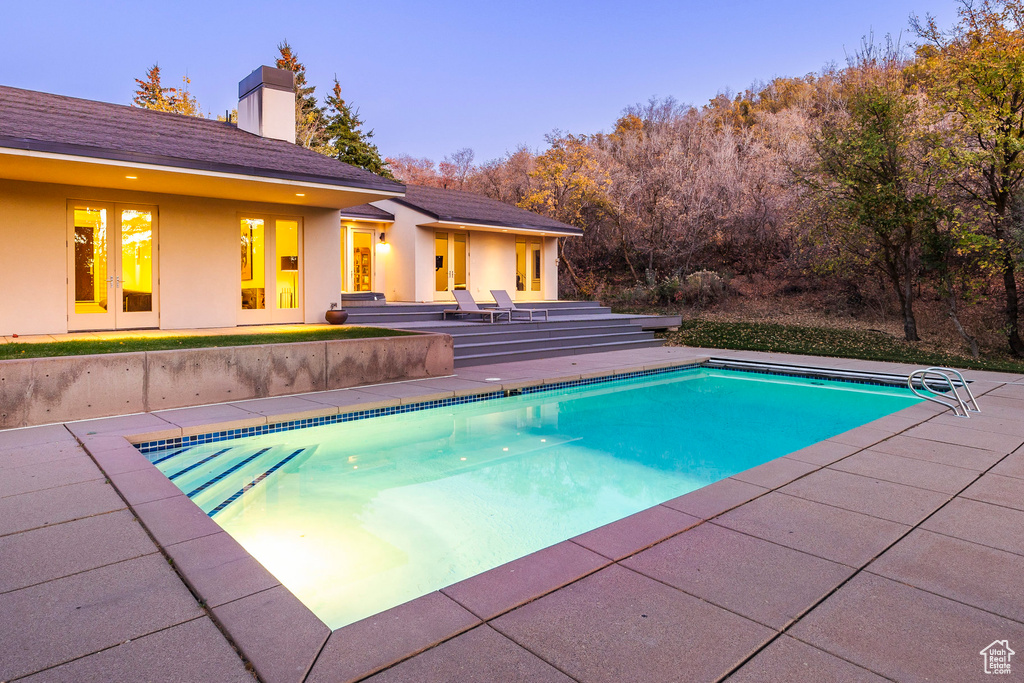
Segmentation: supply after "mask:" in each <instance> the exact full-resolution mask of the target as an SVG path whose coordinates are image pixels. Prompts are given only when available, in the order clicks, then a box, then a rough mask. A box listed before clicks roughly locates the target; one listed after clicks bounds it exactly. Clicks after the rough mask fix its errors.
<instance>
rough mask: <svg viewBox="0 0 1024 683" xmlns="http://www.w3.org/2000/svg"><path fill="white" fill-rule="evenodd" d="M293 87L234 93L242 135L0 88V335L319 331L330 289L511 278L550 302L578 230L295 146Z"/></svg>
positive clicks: (392, 293) (405, 297)
mask: <svg viewBox="0 0 1024 683" xmlns="http://www.w3.org/2000/svg"><path fill="white" fill-rule="evenodd" d="M293 78H294V76H293V74H292V73H291V72H289V71H283V70H280V69H272V68H270V67H261V68H259V69H256V70H255V71H254V72H253V73H252V74H250V75H249V76H248V77H246V78H245V79H244V80H242V81H241V83H239V93H238V94H239V106H238V125H237V126H235V125H233V124H230V123H226V122H220V121H212V120H206V119H200V118H193V117H186V116H180V115H176V114H170V113H163V112H154V111H150V110H146V109H139V108H134V107H127V106H121V105H115V104H107V103H103V102H94V101H90V100H83V99H76V98H71V97H63V96H60V95H51V94H46V93H40V92H34V91H28V90H21V89H16V88H9V87H3V86H0V239H2V240H3V245H4V246H3V248H2V249H0V291H3V293H4V295H3V296H2V297H0V335H10V334H19V335H28V334H54V333H64V332H73V331H79V330H116V329H139V328H161V329H187V328H210V327H232V326H237V325H252V324H266V323H303V322H305V323H318V322H323V315H324V312H325V311H326V310H327V309H328V308H329V307H330V304H331V303H335V302H338V301H339V293H340V291H360V290H362V289H374V288H376V289H378V291H382V292H385V293H387V295H388V297H389V298H390V299H391V300H396V301H397V300H402V301H429V300H433V299H434V298H443V292H446V291H447V290H448V289H452V288H458V287H464V286H465V287H469V288H471V289H472V291H473V292H474V295H476V294H480V293H483V292H485V291H486V289H487V288H488V287H492V286H493V287H498V286H500V287H502V288H504V289H508V290H510V291H512V290H514V289H516V272H517V270H518V271H519V272H521V273H522V274H521V275H520V279H521V283H522V285H521V286H522V287H523V289H521V290H519V292H518V294H519V298H522V299H526V298H554V297H555V296H556V293H557V280H556V278H557V272H556V267H557V265H556V264H557V255H556V245H555V236H556V235H569V234H578V233H579V231H578V230H575V229H574V228H571V227H570V226H566V225H563V224H561V223H557V222H556V221H550V220H549V219H545V218H543V217H540V216H536V215H534V214H530V213H529V212H525V211H522V210H520V209H516V208H514V207H509V206H506V205H504V204H500V203H499V202H493V201H491V200H488V199H485V198H482V197H474V196H472V195H465V194H464V193H447V192H445V191H440V190H432V189H430V188H410V192H408V196H407V192H406V188H405V186H403V185H402V184H400V183H396V182H393V181H390V180H387V179H385V178H382V177H380V176H377V175H374V174H372V173H369V172H367V171H364V170H362V169H359V168H355V167H353V166H350V165H348V164H344V163H342V162H339V161H337V160H334V159H330V158H328V157H324V156H322V155H319V154H317V153H315V152H312V151H310V150H307V149H304V148H302V147H299V146H297V145H296V144H295V142H294V141H295V120H294V106H295V100H294V97H295V95H294V81H293ZM398 200H401V201H398ZM343 226H344V227H343ZM382 238H383V239H382ZM378 245H380V246H378ZM442 252H445V253H442ZM439 258H440V260H439ZM438 264H440V266H438ZM531 268H532V270H531ZM449 273H450V275H449ZM442 275H443V276H444V278H446V280H445V282H444V285H445V286H444V289H443V292H442V293H440V294H439V293H438V292H437V288H439V287H440V286H441V284H442V283H441V279H442Z"/></svg>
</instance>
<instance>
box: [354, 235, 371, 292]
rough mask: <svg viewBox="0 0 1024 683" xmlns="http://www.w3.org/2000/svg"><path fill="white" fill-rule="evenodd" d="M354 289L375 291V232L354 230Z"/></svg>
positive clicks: (356, 290)
mask: <svg viewBox="0 0 1024 683" xmlns="http://www.w3.org/2000/svg"><path fill="white" fill-rule="evenodd" d="M352 291H353V292H372V291H373V233H371V232H364V231H362V230H353V231H352Z"/></svg>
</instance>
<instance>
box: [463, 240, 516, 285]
mask: <svg viewBox="0 0 1024 683" xmlns="http://www.w3.org/2000/svg"><path fill="white" fill-rule="evenodd" d="M492 289H504V290H505V291H506V292H508V293H509V296H511V297H512V298H513V299H514V298H515V296H516V236H515V235H513V234H511V233H503V232H484V231H482V230H481V231H475V232H470V233H469V291H470V293H471V294H472V295H473V298H474V299H476V300H477V301H493V299H492V297H491V290H492Z"/></svg>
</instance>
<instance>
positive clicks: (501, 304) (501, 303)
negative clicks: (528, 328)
mask: <svg viewBox="0 0 1024 683" xmlns="http://www.w3.org/2000/svg"><path fill="white" fill-rule="evenodd" d="M491 296H493V297H494V301H495V303H497V304H498V308H504V309H506V310H507V311H508V312H509V320H512V314H513V313H527V314H529V316H530V322H533V314H534V313H543V314H544V320H547V319H548V309H546V308H518V307H517V306H516V304H515V302H514V301H512V297H510V296H509V295H508V292H506V291H505V290H504V289H492V290H491Z"/></svg>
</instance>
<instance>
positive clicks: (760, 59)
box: [0, 0, 957, 162]
mask: <svg viewBox="0 0 1024 683" xmlns="http://www.w3.org/2000/svg"><path fill="white" fill-rule="evenodd" d="M956 7H957V4H956V2H954V1H953V0H856V1H852V0H851V1H849V2H842V3H837V2H831V1H829V0H824V1H822V0H817V1H811V0H775V1H773V2H764V1H759V2H754V1H749V0H748V1H744V0H719V1H717V2H690V1H688V0H686V1H678V2H644V1H643V0H640V1H635V2H607V1H605V0H592V1H589V2H557V1H548V2H535V1H533V0H529V1H527V2H516V3H481V2H465V1H457V0H435V1H433V2H422V3H415V2H404V1H401V0H399V1H395V2H387V3H383V2H369V3H349V2H325V1H319V0H317V1H310V2H304V3H281V2H273V3H271V2H250V3H222V2H216V1H214V2H210V1H206V2H193V1H191V0H188V1H179V2H163V3H151V2H54V1H49V0H34V1H32V2H24V1H21V0H0V16H2V17H3V19H2V21H0V51H2V59H0V84H2V85H9V86H15V87H19V88H27V89H31V90H41V91H45V92H52V93H59V94H62V95H71V96H74V97H84V98H88V99H95V100H103V101H108V102H117V103H121V104H129V103H130V102H131V98H132V92H133V90H134V88H135V82H134V79H135V78H139V77H142V76H143V74H144V73H145V71H146V70H147V69H148V68H149V67H150V66H151V65H152V64H153V63H154V62H159V64H160V67H161V70H162V72H163V76H164V80H165V85H177V84H178V83H180V78H181V77H182V76H183V75H184V74H185V73H186V72H187V73H188V75H189V77H190V78H191V79H192V92H193V94H195V95H196V96H197V97H198V99H199V102H200V103H201V104H202V107H203V110H204V111H207V112H210V113H211V114H213V115H216V114H223V112H224V111H225V110H227V109H232V108H233V107H234V106H235V105H236V104H237V84H238V81H239V80H241V79H242V78H243V77H244V76H246V75H247V74H248V73H249V72H251V71H252V70H253V69H254V68H256V67H257V66H259V65H261V64H268V65H273V60H274V58H275V56H276V54H277V49H276V46H277V44H278V42H280V41H281V40H283V39H287V40H288V41H289V42H290V43H291V45H292V47H293V48H294V49H295V51H296V53H297V54H298V56H299V59H300V60H301V61H302V62H303V63H304V64H305V65H306V67H307V71H308V76H309V79H310V81H311V83H312V84H314V85H316V86H317V93H316V94H317V95H318V96H320V97H321V98H322V97H323V95H324V94H325V93H326V91H327V89H328V88H329V86H330V83H331V79H332V77H333V76H334V74H337V76H338V78H339V80H340V81H341V84H342V88H343V94H344V96H345V97H346V98H347V99H348V100H350V101H352V102H354V103H355V104H356V105H357V106H358V107H359V109H360V113H361V115H362V117H363V119H364V120H365V121H366V123H367V124H368V126H369V127H371V128H373V129H374V130H375V131H376V136H375V138H374V140H375V142H376V143H377V144H378V146H379V147H380V149H381V152H382V153H383V154H384V155H387V156H395V155H398V154H403V153H405V154H411V155H413V156H417V157H422V156H426V157H430V158H432V159H434V160H435V161H440V160H441V158H442V157H443V156H444V155H445V154H448V153H451V152H453V151H455V150H457V149H459V148H461V147H470V148H472V149H473V150H474V151H475V152H476V161H477V162H481V161H485V160H487V159H490V158H493V157H497V156H501V155H502V154H504V153H505V151H506V150H511V149H514V148H515V147H516V146H517V145H519V144H521V143H525V144H527V145H529V146H531V147H533V148H535V149H537V148H542V147H543V144H544V135H545V133H547V132H549V131H551V130H553V129H561V130H564V131H569V132H573V133H593V132H597V131H600V130H608V129H609V128H610V127H611V126H612V124H613V123H614V121H615V119H616V118H617V116H618V115H619V113H620V112H621V111H622V109H623V108H624V107H625V106H627V105H629V104H631V103H636V102H641V101H645V100H647V99H648V98H650V97H651V96H662V97H664V96H669V95H670V96H673V97H675V98H676V99H678V100H680V101H682V102H687V103H690V104H695V105H699V104H703V103H704V102H706V101H707V100H709V99H710V98H712V97H714V96H715V94H716V93H718V92H720V91H723V90H726V89H731V90H732V91H737V90H743V89H745V88H746V87H747V86H749V85H750V84H751V83H753V82H755V81H758V80H761V81H766V80H768V79H770V78H772V77H774V76H794V75H803V74H805V73H808V72H813V71H818V70H820V69H821V68H822V67H823V66H824V65H826V64H828V63H829V62H833V63H840V64H841V63H843V62H844V61H845V57H846V55H847V54H848V53H850V52H852V51H854V50H855V49H856V48H857V46H858V45H859V44H860V40H861V37H862V36H863V35H865V34H867V33H868V32H870V31H873V32H874V35H875V36H876V38H878V39H880V38H881V37H883V36H884V35H885V34H886V33H892V34H894V35H897V34H900V33H901V32H902V34H903V42H904V43H906V42H910V41H912V39H913V36H912V35H911V34H910V33H909V30H908V17H909V16H910V14H912V13H916V14H919V15H924V14H926V13H931V14H933V15H935V16H936V17H937V18H938V19H939V21H940V24H941V25H943V26H947V27H948V26H950V25H951V24H952V23H953V21H954V19H955V16H956ZM2 115H3V113H2V112H0V116H2Z"/></svg>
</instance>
